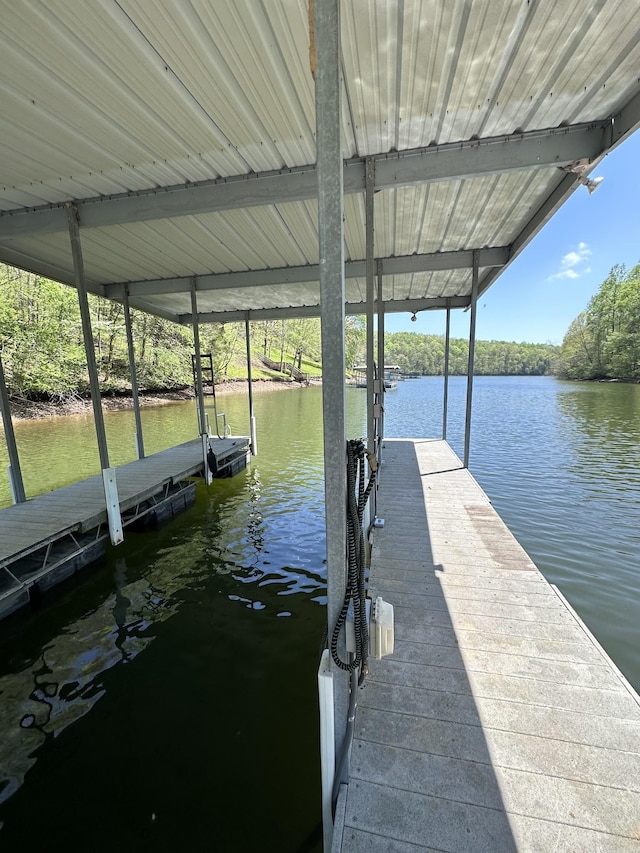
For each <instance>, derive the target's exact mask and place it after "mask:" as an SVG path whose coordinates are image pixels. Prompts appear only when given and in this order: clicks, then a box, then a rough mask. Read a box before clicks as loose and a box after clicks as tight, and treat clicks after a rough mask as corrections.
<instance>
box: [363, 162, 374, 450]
mask: <svg viewBox="0 0 640 853" xmlns="http://www.w3.org/2000/svg"><path fill="white" fill-rule="evenodd" d="M366 170H367V175H366V189H365V202H364V213H365V253H366V273H367V275H366V279H367V304H366V307H367V359H366V362H367V450H368V451H369V453H375V417H374V412H373V394H374V389H373V382H374V376H373V365H374V361H375V358H374V355H373V305H374V279H375V259H374V257H373V252H374V247H373V238H374V231H373V221H374V220H373V213H374V211H373V188H374V186H375V174H376V167H375V162H374V160H373V158H372V157H367V162H366Z"/></svg>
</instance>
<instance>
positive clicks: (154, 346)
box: [0, 265, 640, 399]
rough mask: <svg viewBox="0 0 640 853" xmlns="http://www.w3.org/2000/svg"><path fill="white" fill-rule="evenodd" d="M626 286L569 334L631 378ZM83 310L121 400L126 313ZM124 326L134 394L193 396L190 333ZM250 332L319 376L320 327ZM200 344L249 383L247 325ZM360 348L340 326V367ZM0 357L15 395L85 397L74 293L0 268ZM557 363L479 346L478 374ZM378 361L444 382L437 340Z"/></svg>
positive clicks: (352, 327) (226, 370)
mask: <svg viewBox="0 0 640 853" xmlns="http://www.w3.org/2000/svg"><path fill="white" fill-rule="evenodd" d="M612 275H613V273H612ZM625 282H626V280H625V281H624V282H623V281H622V278H621V275H620V274H618V273H616V275H615V276H614V277H613V278H612V280H611V283H610V286H609V287H608V290H606V292H604V293H603V295H602V297H601V298H600V300H599V301H598V300H596V301H594V306H593V311H594V312H595V311H597V312H598V315H599V316H600V315H602V317H603V318H605V319H606V322H607V323H608V326H607V329H608V332H607V335H606V336H604V335H603V334H602V333H598V334H597V335H596V333H595V331H594V328H595V327H594V326H593V323H592V322H591V321H589V322H587V321H584V323H583V326H580V328H579V329H578V328H577V329H576V330H575V334H574V338H575V341H576V345H575V347H576V348H577V349H579V347H580V346H582V349H583V350H585V348H586V349H588V350H589V352H592V353H594V354H595V355H594V358H595V359H596V361H597V363H598V364H604V363H605V361H607V360H608V361H607V363H611V364H614V365H616V366H617V367H618V369H620V370H631V369H632V367H633V366H634V365H635V367H633V369H637V364H638V356H639V353H638V347H637V346H636V350H635V351H632V350H631V349H630V348H629V346H628V345H627V343H626V338H624V339H623V336H624V335H626V333H627V330H628V327H629V325H630V324H632V323H635V328H636V343H637V339H638V337H637V329H638V327H640V303H639V302H638V299H637V298H636V297H637V275H636V288H635V290H634V289H633V288H632V287H630V286H627V284H626V283H625ZM634 294H635V296H634ZM634 298H635V299H636V301H634ZM594 300H595V298H594ZM612 300H613V302H612ZM612 306H613V307H612ZM89 308H90V314H91V325H92V329H93V336H94V346H95V356H96V363H97V365H98V370H99V378H100V387H101V390H102V391H103V393H110V392H111V393H112V392H118V391H124V392H126V391H128V390H129V388H130V376H129V357H128V351H127V340H126V331H125V322H124V309H123V306H122V305H121V304H119V303H117V302H110V301H108V300H106V299H102V298H100V297H98V296H92V295H90V296H89ZM575 322H576V323H577V322H578V321H575ZM581 322H582V321H581ZM131 323H132V329H133V339H134V349H135V357H136V368H137V376H138V385H139V387H140V389H141V390H143V391H144V390H151V391H152V390H156V391H157V390H169V389H173V388H185V387H189V386H191V384H192V382H193V378H192V373H191V354H192V352H193V332H192V330H191V329H190V328H189V327H185V326H180V325H177V324H175V323H171V322H169V321H168V320H162V319H160V318H158V317H154V316H152V315H149V314H144V313H142V312H138V311H133V310H132V311H131ZM570 331H571V330H570ZM250 332H251V339H252V348H253V351H254V353H255V355H256V356H257V355H258V353H261V352H262V353H264V354H265V355H268V356H269V357H270V358H272V359H273V360H275V361H285V362H289V363H293V364H295V365H296V366H298V367H299V368H300V369H301V370H303V371H305V372H306V373H308V374H309V375H312V376H314V375H315V376H317V375H319V374H321V372H322V367H321V364H320V359H321V350H322V347H321V336H320V320H319V319H317V318H313V319H308V318H303V319H293V320H269V321H264V322H259V323H253V324H252V325H251V329H250ZM578 333H580V334H578ZM567 334H568V335H569V333H567ZM581 336H582V337H581ZM200 338H201V347H202V351H203V353H206V352H211V354H212V356H213V363H214V370H215V374H216V378H217V380H218V381H220V380H224V379H227V378H229V379H232V378H241V377H242V378H245V377H246V375H247V369H246V349H245V326H244V323H226V324H222V323H216V324H212V325H206V326H201V327H200ZM364 345H365V321H364V318H363V317H354V316H349V317H346V319H345V361H346V364H347V366H349V365H351V364H354V363H356V362H357V361H358V360H362V354H363V350H364ZM467 346H468V345H467V342H466V341H465V340H462V339H455V338H454V339H452V340H451V342H450V368H449V369H450V372H451V373H452V374H456V373H458V374H462V373H465V372H466V369H467ZM0 349H1V350H2V360H3V364H4V368H5V376H6V379H7V384H8V386H9V390H10V392H11V393H12V394H14V395H22V396H27V397H32V398H38V397H48V398H54V399H55V398H56V397H63V396H65V395H66V394H69V393H78V392H79V393H86V392H87V391H88V384H89V383H88V376H87V368H86V359H85V353H84V343H83V336H82V324H81V321H80V311H79V308H78V299H77V294H76V292H75V290H74V289H73V288H70V287H66V286H65V285H60V284H56V283H55V282H52V281H49V280H47V279H45V278H41V277H40V276H37V275H34V274H33V273H27V272H24V271H21V270H17V269H13V268H12V267H8V266H3V265H0ZM554 357H555V348H554V347H550V346H546V345H537V344H514V343H501V342H496V341H491V342H484V341H478V342H477V344H476V372H478V373H524V374H541V373H548V372H549V369H550V365H551V362H552V360H553V359H554ZM385 360H386V362H387V363H394V364H399V365H400V366H401V367H402V368H403V370H405V371H407V372H416V373H425V374H438V373H442V372H443V371H444V338H443V337H440V336H437V335H420V334H415V333H404V332H401V333H397V334H389V335H387V337H386V358H385ZM576 360H577V361H578V360H579V359H576ZM262 367H263V366H262V365H260V364H258V363H257V359H256V364H255V365H254V369H253V373H254V376H255V377H256V378H260V377H261V376H265V377H267V376H269V375H272V374H271V373H270V372H269V371H266V370H263V369H262Z"/></svg>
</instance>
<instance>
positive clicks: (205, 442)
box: [191, 280, 213, 485]
mask: <svg viewBox="0 0 640 853" xmlns="http://www.w3.org/2000/svg"><path fill="white" fill-rule="evenodd" d="M191 321H192V323H193V346H194V349H195V352H196V396H197V401H196V404H197V406H198V425H199V428H200V438H201V440H202V457H203V461H204V479H205V482H206V484H207V485H210V483H211V481H212V480H213V477H212V476H211V471H210V470H209V463H208V460H207V456H208V454H209V433H208V430H207V421H206V418H205V412H204V389H203V387H202V359H201V357H200V329H199V328H198V299H197V296H196V283H195V280H194V281H192V282H191Z"/></svg>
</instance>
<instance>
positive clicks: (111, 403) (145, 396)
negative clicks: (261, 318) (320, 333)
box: [10, 377, 322, 421]
mask: <svg viewBox="0 0 640 853" xmlns="http://www.w3.org/2000/svg"><path fill="white" fill-rule="evenodd" d="M251 384H252V388H253V392H254V393H264V392H272V391H290V390H294V389H296V388H304V387H306V386H305V385H304V384H301V383H300V382H296V381H287V380H284V381H282V380H278V379H275V380H274V379H254V380H253V382H252V383H251ZM308 384H310V385H320V384H322V380H321V379H320V378H319V377H318V378H313V379H310V380H309V383H308ZM247 386H248V380H246V379H230V380H228V381H227V382H221V383H220V384H219V385H216V395H221V396H225V395H227V394H242V393H244V394H246V393H247ZM139 400H140V408H148V407H151V406H168V405H171V404H172V403H184V402H187V401H189V400H195V394H194V392H193V390H192V389H190V388H184V389H180V390H175V391H149V392H148V393H145V392H141V393H140V395H139ZM101 401H102V408H103V410H104V411H106V412H119V411H125V410H127V409H132V408H133V397H132V396H131V395H130V394H126V393H125V394H122V395H120V394H118V395H114V396H106V395H105V396H102V397H101ZM10 403H11V415H12V418H13V420H14V421H28V420H40V419H42V418H55V417H63V416H68V415H83V414H87V413H90V412H91V411H92V409H93V404H92V402H91V398H90V397H83V396H80V395H69V397H67V398H64V399H61V400H60V401H58V402H54V401H52V400H48V401H36V400H28V399H26V398H24V397H11V398H10Z"/></svg>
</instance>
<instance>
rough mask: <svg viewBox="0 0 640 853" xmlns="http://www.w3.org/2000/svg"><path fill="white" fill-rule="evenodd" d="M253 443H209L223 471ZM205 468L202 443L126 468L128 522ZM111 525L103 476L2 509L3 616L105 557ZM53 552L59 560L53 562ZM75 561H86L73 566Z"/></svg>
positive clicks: (123, 495)
mask: <svg viewBox="0 0 640 853" xmlns="http://www.w3.org/2000/svg"><path fill="white" fill-rule="evenodd" d="M248 442H249V439H248V438H246V437H244V436H238V437H233V436H230V437H228V438H223V439H218V438H213V439H210V444H211V447H212V449H213V451H214V453H215V457H216V460H217V466H218V469H222V468H223V467H224V465H225V463H226V462H227V461H228V460H229V459H231V458H233V457H234V456H235V455H236V454H237V453H238V452H239V451H242V450H244V451H246V450H247V448H248ZM203 467H204V464H203V458H202V443H201V439H200V438H198V439H195V440H194V441H189V442H186V443H185V444H181V445H178V446H177V447H171V448H169V449H168V450H163V451H161V452H160V453H154V454H153V455H151V456H147V457H145V458H144V459H139V460H136V461H135V462H130V463H129V464H127V465H123V466H121V467H119V468H118V469H117V472H116V482H117V488H118V500H119V503H120V512H121V514H122V516H123V522H124V523H126V522H127V521H133V520H135V519H136V518H138V517H140V516H141V515H142V514H143V513H144V512H146V511H148V510H149V508H151V509H153V508H154V506H156V505H157V504H158V503H159V502H162V501H163V500H170V499H171V497H172V494H174V492H173V491H172V489H173V487H177V486H178V484H181V483H184V481H186V480H187V478H189V477H192V476H194V475H202V473H203ZM150 504H151V507H150V506H149V505H150ZM106 525H107V510H106V501H105V494H104V486H103V481H102V475H101V474H98V475H96V476H94V477H89V478H88V479H85V480H81V481H79V482H77V483H73V484H71V485H69V486H64V487H63V488H60V489H55V490H54V491H52V492H47V493H45V494H42V495H38V496H37V497H35V498H32V499H31V500H28V501H26V502H25V503H20V504H16V505H14V506H11V507H7V508H6V509H3V510H1V511H0V616H2V615H6V614H7V613H8V612H11V611H12V610H13V609H16V607H18V606H21V605H22V604H23V603H24V602H25V601H26V600H28V598H29V589H30V587H31V586H32V585H33V584H34V583H35V582H39V583H42V584H43V587H44V588H47V587H48V586H50V585H52V579H53V574H54V572H56V573H57V577H56V580H61V579H63V578H64V577H66V576H68V575H69V574H73V572H74V571H75V570H77V568H81V567H82V566H83V565H85V564H86V562H88V561H89V560H91V559H95V558H96V557H97V556H99V553H97V552H96V544H97V543H98V542H100V541H102V540H104V539H105V538H106V536H107V535H108V530H107V528H106ZM52 547H55V548H57V549H58V551H59V556H60V557H61V558H60V559H58V558H57V557H56V558H54V557H53V556H52V553H51V548H52ZM76 555H77V557H78V560H79V562H77V564H76V566H75V567H72V562H71V558H73V557H75V556H76ZM81 555H83V556H82V557H81ZM47 578H48V580H47Z"/></svg>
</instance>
